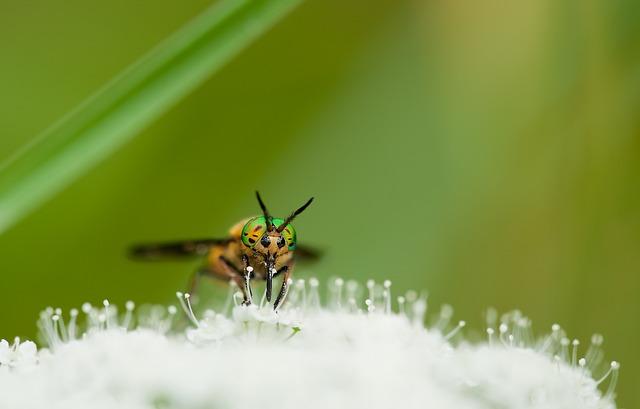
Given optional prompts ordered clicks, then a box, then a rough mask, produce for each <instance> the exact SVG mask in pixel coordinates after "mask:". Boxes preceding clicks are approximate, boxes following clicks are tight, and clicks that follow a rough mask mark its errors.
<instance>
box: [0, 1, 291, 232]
mask: <svg viewBox="0 0 640 409" xmlns="http://www.w3.org/2000/svg"><path fill="white" fill-rule="evenodd" d="M300 1H301V0H240V1H239V0H228V1H223V2H220V3H216V4H215V5H213V6H212V7H210V8H209V9H207V10H206V11H205V12H203V13H202V14H201V15H200V16H199V17H198V18H196V19H195V20H194V21H192V22H191V23H189V24H187V25H186V26H185V27H183V28H182V29H181V30H179V31H178V32H177V33H176V34H174V35H173V36H171V37H170V38H168V39H167V40H165V41H164V42H163V43H161V44H160V45H159V46H158V47H156V49H154V50H152V51H151V52H150V53H149V54H148V55H146V56H145V57H143V58H142V59H141V60H139V61H138V62H136V63H135V64H133V65H132V66H131V67H129V68H128V69H127V70H125V71H124V72H123V73H121V74H120V75H119V76H117V77H116V78H115V79H113V80H112V81H111V82H110V83H109V84H107V85H106V86H105V87H104V88H103V89H102V90H100V91H98V92H97V93H96V94H95V95H94V96H92V97H91V98H89V99H88V100H87V101H85V102H84V103H83V104H81V105H80V106H79V107H78V108H76V109H75V110H74V111H72V112H71V113H69V114H68V115H66V116H65V117H63V118H62V119H61V120H60V121H58V123H56V124H54V125H53V126H52V127H51V128H50V129H48V130H46V131H45V132H43V133H42V134H40V135H39V136H37V137H36V138H35V139H34V140H33V141H32V142H31V143H29V144H27V145H26V146H24V147H23V149H21V150H20V151H18V152H16V153H15V154H14V155H13V156H11V157H9V159H8V160H6V161H5V162H4V163H2V164H0V233H2V232H4V231H6V230H7V229H8V228H9V227H11V226H12V225H13V224H15V223H16V222H17V221H19V220H20V219H21V218H22V217H24V216H26V215H27V214H28V213H29V212H30V211H32V210H33V209H35V208H36V207H37V206H38V205H39V204H41V203H42V202H43V201H45V200H47V199H48V198H50V197H51V196H53V195H54V194H55V193H56V192H57V191H59V190H61V189H63V188H64V187H65V186H67V185H68V184H69V183H70V182H72V181H73V180H74V179H75V178H77V177H79V176H80V175H81V174H82V173H83V172H84V171H85V170H87V169H89V168H91V166H93V165H94V164H96V163H97V162H98V161H100V160H101V159H103V158H105V157H106V156H107V155H108V154H110V153H111V152H113V151H114V150H115V149H117V148H118V147H119V146H121V145H122V144H123V143H125V142H126V141H127V140H129V139H130V138H132V137H133V136H134V135H136V134H137V133H138V132H139V131H140V130H142V129H143V128H144V127H145V126H147V125H148V124H149V123H151V122H152V121H153V120H154V119H156V118H157V117H158V116H160V115H162V114H163V113H164V112H165V111H167V110H168V109H169V108H171V107H172V106H173V105H174V104H175V103H176V102H177V101H179V100H180V99H181V98H183V97H184V96H185V95H187V94H188V93H189V92H190V91H192V90H193V89H194V88H196V87H197V86H198V85H200V84H201V83H202V82H203V81H204V80H205V79H206V78H207V77H209V76H210V75H211V74H212V73H213V72H215V71H216V70H217V69H219V68H220V67H222V66H223V65H224V64H225V63H226V62H228V61H229V60H230V59H231V58H233V56H235V55H236V54H237V53H238V52H239V51H241V50H242V49H243V48H244V47H245V46H247V45H248V44H249V43H250V42H251V41H252V40H253V39H255V38H257V37H258V36H259V35H260V34H261V33H263V32H264V31H265V30H266V29H268V28H269V27H270V26H271V25H273V24H274V23H275V22H276V21H277V20H278V19H280V18H281V17H283V16H284V15H285V14H286V13H287V12H288V11H289V10H291V9H292V8H293V7H294V6H295V5H297V4H298V3H300Z"/></svg>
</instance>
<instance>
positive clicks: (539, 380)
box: [0, 279, 619, 409]
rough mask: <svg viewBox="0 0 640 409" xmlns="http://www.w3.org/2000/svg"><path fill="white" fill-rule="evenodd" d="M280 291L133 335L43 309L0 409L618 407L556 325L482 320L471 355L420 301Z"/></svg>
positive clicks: (89, 315)
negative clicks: (429, 321)
mask: <svg viewBox="0 0 640 409" xmlns="http://www.w3.org/2000/svg"><path fill="white" fill-rule="evenodd" d="M290 287H291V288H292V290H291V292H290V294H288V302H287V303H286V304H285V306H284V307H283V308H282V309H280V310H279V311H278V312H274V311H273V309H272V307H271V306H270V305H267V304H266V303H265V302H264V301H263V302H262V303H261V304H260V305H252V306H248V307H247V306H242V305H240V303H239V299H238V296H236V295H235V290H234V288H233V287H232V289H231V293H230V296H229V300H228V304H227V308H226V311H225V309H222V310H220V311H218V312H214V311H211V310H209V311H205V312H203V313H202V314H196V313H194V309H193V307H192V303H191V297H190V296H189V295H186V294H182V293H178V299H179V304H180V308H181V309H182V310H183V311H184V313H185V316H186V317H188V320H189V322H190V324H189V326H188V328H187V329H185V330H177V329H170V328H171V327H174V328H175V327H177V326H176V325H175V323H176V321H177V319H176V315H177V310H178V309H176V308H175V307H169V308H165V307H147V308H146V309H144V311H140V312H139V313H138V319H137V320H136V321H137V322H136V323H134V318H133V317H134V307H135V306H134V305H133V303H128V304H127V305H126V308H125V311H124V313H123V314H118V312H117V309H116V307H115V306H113V305H111V304H109V303H108V302H106V301H105V302H104V303H103V304H102V305H101V306H100V307H93V306H90V305H85V306H83V308H82V309H81V311H82V314H80V313H79V312H78V311H72V313H71V314H69V316H68V317H67V319H66V320H65V319H63V317H62V314H61V311H56V310H53V309H47V310H45V311H44V312H43V313H42V315H41V318H40V328H41V330H42V332H43V336H44V338H45V339H46V340H47V342H48V345H49V348H50V352H46V350H41V351H39V352H38V353H37V355H36V352H35V348H34V346H32V345H33V344H29V345H28V346H25V347H24V348H25V354H24V356H31V357H34V358H33V359H32V361H31V367H32V369H31V370H30V371H19V370H16V369H17V368H19V367H21V366H22V364H23V363H24V362H26V361H23V359H24V358H20V359H16V358H12V359H9V360H8V359H7V358H6V356H8V355H6V351H7V350H11V351H12V352H11V353H12V354H14V355H15V354H16V353H17V351H19V350H20V349H21V347H20V345H24V344H25V343H22V344H20V343H18V344H17V345H18V346H16V344H15V343H14V346H12V347H10V348H9V346H8V343H6V342H5V343H3V344H0V364H1V365H2V367H6V366H10V367H11V368H13V369H11V370H7V371H4V372H3V373H1V374H0V388H1V389H2V393H0V407H20V408H45V407H46V408H65V409H67V408H76V407H77V408H86V407H92V408H96V407H98V408H101V407H105V408H107V407H114V406H118V407H121V408H209V407H261V408H271V407H272V408H289V407H291V408H293V407H296V408H297V407H300V406H304V407H306V408H326V407H332V406H336V405H338V406H341V407H367V408H378V407H380V408H383V407H385V408H387V407H396V406H399V405H401V406H402V407H409V408H413V407H415V408H424V407H435V408H442V409H448V408H477V409H489V408H496V407H500V408H516V409H534V408H536V409H537V408H540V409H542V408H544V409H554V408H558V409H560V408H563V409H564V408H576V409H578V408H580V409H613V408H615V404H614V401H613V398H614V396H613V395H614V389H613V388H614V387H615V381H616V379H617V374H618V368H619V365H618V364H617V363H615V362H614V363H612V365H611V366H610V368H609V371H608V372H607V373H606V375H602V376H600V377H599V378H597V379H596V378H594V374H595V373H596V371H597V370H598V364H599V362H598V361H600V360H601V359H602V352H601V349H600V345H601V343H602V342H601V341H602V338H601V337H600V336H595V337H594V338H593V339H592V342H591V346H590V347H589V348H588V349H585V352H584V353H581V349H580V348H579V345H580V344H579V342H577V341H576V340H574V341H569V339H568V338H567V336H566V334H565V333H564V331H563V330H562V329H561V328H560V327H559V326H557V325H554V327H553V328H552V331H551V333H549V334H548V335H546V336H544V337H542V338H536V337H534V336H533V333H532V331H531V322H530V321H529V320H528V319H527V318H526V317H524V316H523V315H522V314H521V313H519V312H512V313H509V314H505V315H504V316H502V317H501V318H500V319H498V317H497V314H495V313H493V312H492V313H490V314H488V322H489V326H488V329H487V341H486V342H484V343H481V344H470V343H468V342H465V341H464V339H462V337H461V332H462V329H463V327H464V326H465V323H464V322H463V321H460V322H458V323H457V325H452V324H451V323H450V321H451V318H452V314H453V311H452V309H451V308H450V307H449V306H444V307H443V308H442V309H441V311H440V312H439V313H438V314H437V320H436V323H435V324H434V325H433V326H431V327H428V328H427V327H425V326H424V325H423V322H424V318H425V314H426V311H427V302H426V298H425V297H421V296H418V295H417V294H416V293H414V292H410V293H408V294H406V295H403V296H401V297H398V298H397V300H395V301H396V302H392V301H394V300H393V299H392V297H391V283H390V282H384V283H382V284H377V283H374V282H372V281H370V282H367V285H366V286H364V287H363V286H360V285H359V284H358V283H356V282H352V281H348V282H345V281H344V280H342V279H336V280H332V281H331V283H330V287H329V291H328V300H329V301H328V302H327V303H326V304H325V305H324V306H322V305H321V303H320V296H319V292H318V281H317V280H315V279H311V280H309V281H308V282H305V281H302V280H299V281H297V282H295V283H292V285H291V286H290ZM234 300H235V303H234ZM392 304H395V305H397V308H392ZM394 310H397V312H394ZM80 315H82V316H83V317H82V322H83V324H82V326H80V325H79V321H80ZM454 340H457V341H459V342H453V341H454ZM29 351H31V352H32V353H29ZM14 355H12V356H14ZM21 356H22V355H21ZM6 362H12V364H7V363H6ZM34 362H37V363H34ZM25 365H26V363H25ZM602 382H609V386H608V388H607V391H606V392H604V393H601V392H600V390H599V389H598V384H599V383H602Z"/></svg>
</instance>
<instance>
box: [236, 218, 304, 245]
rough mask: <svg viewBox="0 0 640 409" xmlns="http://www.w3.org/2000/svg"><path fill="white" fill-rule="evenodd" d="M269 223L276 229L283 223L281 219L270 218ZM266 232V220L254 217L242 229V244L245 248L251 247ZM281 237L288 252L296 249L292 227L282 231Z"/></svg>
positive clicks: (288, 226)
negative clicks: (285, 242) (285, 243)
mask: <svg viewBox="0 0 640 409" xmlns="http://www.w3.org/2000/svg"><path fill="white" fill-rule="evenodd" d="M271 223H273V225H274V226H275V227H276V228H278V227H280V226H281V225H282V223H284V220H283V219H279V218H275V217H274V218H272V219H271ZM266 232H267V219H265V217H264V216H258V217H254V218H253V219H251V220H249V221H248V222H247V223H246V224H245V225H244V227H243V228H242V236H241V237H242V242H243V243H244V245H245V246H247V247H253V246H255V245H256V243H258V241H259V240H260V238H261V237H262V236H263V235H264V234H265V233H266ZM282 237H284V239H285V240H286V241H287V247H288V248H289V250H295V249H296V230H295V229H294V228H293V226H292V225H290V224H289V225H287V227H285V228H284V230H282Z"/></svg>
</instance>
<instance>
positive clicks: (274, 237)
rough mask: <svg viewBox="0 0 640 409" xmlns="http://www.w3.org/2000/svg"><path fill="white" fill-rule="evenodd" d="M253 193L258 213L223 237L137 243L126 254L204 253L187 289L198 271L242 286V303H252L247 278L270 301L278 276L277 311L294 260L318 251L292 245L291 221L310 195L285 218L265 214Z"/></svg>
mask: <svg viewBox="0 0 640 409" xmlns="http://www.w3.org/2000/svg"><path fill="white" fill-rule="evenodd" d="M256 198H257V199H258V203H259V205H260V209H261V210H262V216H255V217H252V218H249V219H245V220H242V221H240V222H238V223H236V224H235V225H234V226H233V227H231V229H230V230H229V236H228V237H226V238H223V239H201V240H186V241H177V242H167V243H159V244H143V245H138V246H134V247H133V248H132V249H131V255H132V256H133V257H134V258H136V259H144V260H156V259H162V258H171V257H184V256H206V262H205V264H204V266H203V267H201V268H199V269H198V270H197V271H196V272H195V273H194V276H193V278H192V279H191V283H190V285H189V287H190V292H192V293H193V292H194V291H195V290H196V287H197V285H198V283H199V281H200V278H201V277H203V276H208V277H213V278H219V279H224V280H233V281H234V282H235V283H236V284H237V285H238V287H239V288H240V289H242V294H243V296H244V304H245V305H249V304H251V303H252V302H253V292H252V289H251V280H252V279H258V280H265V281H266V299H267V301H268V302H271V298H272V292H273V280H274V278H276V277H279V276H282V285H281V287H280V291H279V292H278V296H277V298H276V300H275V302H274V304H273V308H274V310H277V309H278V307H279V306H280V305H281V304H282V302H283V301H284V298H285V296H286V293H287V289H288V288H287V287H288V285H289V278H290V276H291V274H292V273H293V267H294V264H295V261H296V259H297V258H306V259H314V258H317V256H318V254H317V252H316V251H314V250H311V249H309V248H305V247H301V246H299V245H298V242H297V235H296V231H295V229H294V228H293V226H292V225H291V222H292V221H293V220H294V219H295V218H296V217H297V216H298V215H299V214H300V213H302V212H303V211H304V210H305V209H306V208H307V207H308V206H309V205H310V204H311V202H312V201H313V197H312V198H311V199H309V200H308V201H307V202H306V203H305V204H303V205H302V206H300V207H299V208H298V209H296V210H295V211H294V212H293V213H291V214H290V215H289V216H287V218H285V219H281V218H277V217H273V216H271V214H269V211H268V210H267V207H266V206H265V204H264V202H263V201H262V198H261V197H260V193H258V192H257V191H256Z"/></svg>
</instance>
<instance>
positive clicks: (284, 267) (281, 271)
mask: <svg viewBox="0 0 640 409" xmlns="http://www.w3.org/2000/svg"><path fill="white" fill-rule="evenodd" d="M288 270H289V266H282V267H280V269H279V270H278V271H276V273H275V274H274V275H273V278H276V277H278V276H279V275H280V274H282V273H286V272H287V271H288Z"/></svg>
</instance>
